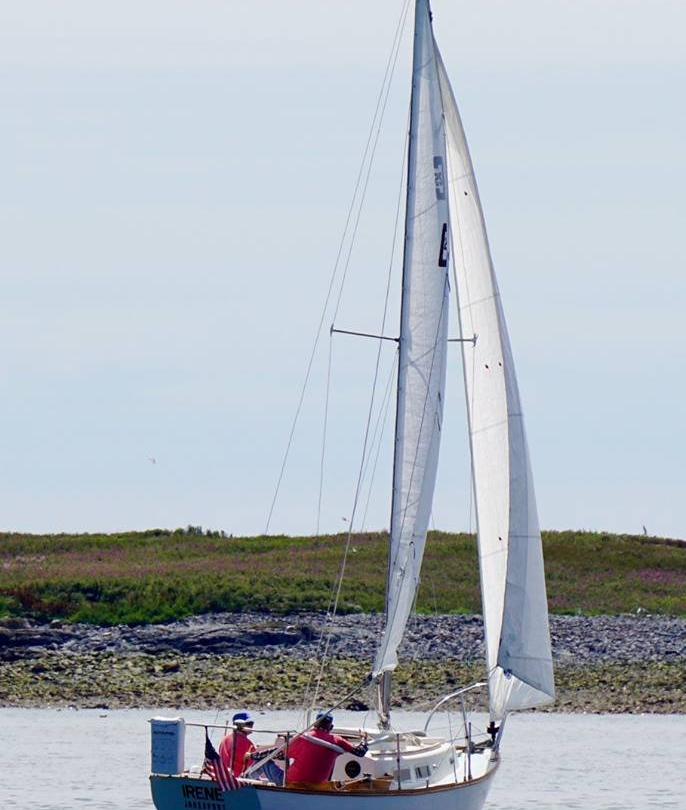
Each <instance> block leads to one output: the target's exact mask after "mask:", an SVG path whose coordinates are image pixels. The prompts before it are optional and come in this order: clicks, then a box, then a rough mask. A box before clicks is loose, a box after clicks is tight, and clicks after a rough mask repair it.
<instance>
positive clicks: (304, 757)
mask: <svg viewBox="0 0 686 810" xmlns="http://www.w3.org/2000/svg"><path fill="white" fill-rule="evenodd" d="M308 737H315V738H317V739H319V740H324V741H325V742H328V743H332V744H333V745H337V746H339V747H340V748H342V749H343V750H344V751H352V750H353V749H354V748H355V746H354V745H351V744H350V743H349V742H348V741H347V740H344V739H343V737H339V736H338V735H337V734H332V733H331V732H330V731H324V729H321V728H315V729H314V730H313V731H308V732H306V733H305V734H303V735H302V736H300V737H297V738H296V739H295V740H293V742H292V743H291V744H290V745H289V746H288V759H289V760H290V759H293V760H295V761H294V762H293V764H292V765H289V766H288V781H289V782H326V781H327V779H329V777H330V776H331V771H333V766H334V763H335V762H336V757H337V756H338V753H339V752H337V751H333V750H331V749H330V748H325V747H324V746H323V745H318V744H317V743H315V742H310V740H308V739H307V738H308Z"/></svg>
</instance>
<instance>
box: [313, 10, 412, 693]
mask: <svg viewBox="0 0 686 810" xmlns="http://www.w3.org/2000/svg"><path fill="white" fill-rule="evenodd" d="M408 9H409V2H408V3H406V4H405V7H404V10H403V17H402V22H403V28H404V21H405V18H406V17H407V11H408ZM399 49H400V37H398V39H397V47H396V52H395V59H394V62H393V68H395V63H396V61H397V57H398V52H399ZM389 91H390V82H389V85H388V91H387V93H386V99H385V100H384V105H383V109H384V110H385V108H386V102H387V101H388V92H389ZM379 132H380V127H379V131H377V136H376V140H375V143H374V150H373V152H372V157H373V154H374V153H375V152H376V145H377V144H378V140H379ZM408 138H409V131H408V129H407V127H406V135H405V139H404V143H403V159H402V162H401V172H400V177H401V180H400V183H399V186H398V199H397V203H396V211H395V222H394V229H393V241H392V244H391V255H390V257H389V261H388V273H387V277H386V295H385V300H384V308H383V315H382V317H381V326H380V330H379V334H381V335H383V334H384V331H385V329H386V320H387V318H388V302H389V298H390V289H391V278H392V271H393V263H394V259H395V249H396V244H397V237H398V223H399V221H400V211H401V208H402V197H403V194H402V192H403V178H404V175H405V158H406V154H407V139H408ZM370 170H371V165H370ZM368 181H369V172H368V173H367V178H366V181H365V190H366V187H367V183H368ZM359 213H360V212H358V217H357V221H356V223H355V230H354V233H356V232H357V226H358V224H359ZM350 251H351V252H352V245H351V249H350ZM351 252H350V253H349V254H348V259H347V261H346V266H345V272H344V275H343V279H342V283H341V288H340V290H339V294H338V300H337V302H336V310H335V313H334V317H335V314H336V313H337V312H338V307H339V306H340V303H341V297H342V295H343V283H344V282H345V273H347V268H348V263H349V261H350V255H351ZM382 349H383V341H379V345H378V348H377V352H376V361H375V365H374V378H373V382H372V391H371V397H370V402H369V410H368V413H367V422H366V425H365V431H364V439H363V442H362V457H361V460H360V468H359V473H358V477H357V483H356V486H355V495H354V498H353V505H352V509H351V513H350V518H349V520H348V534H347V537H346V542H345V547H344V549H343V559H342V561H341V567H340V571H339V574H338V578H337V583H336V589H335V596H334V600H333V608H332V610H331V612H330V613H329V614H327V619H328V622H329V632H328V633H327V636H326V641H325V644H324V651H323V654H322V661H321V666H320V670H319V674H318V676H317V684H316V687H315V692H314V697H313V700H312V704H313V705H314V704H315V703H316V701H317V698H318V696H319V691H320V686H321V680H322V677H323V674H324V666H325V664H326V659H327V656H328V651H329V646H330V643H331V636H332V632H333V631H332V621H333V618H334V617H335V616H336V613H337V611H338V603H339V600H340V595H341V589H342V587H343V578H344V576H345V569H346V566H347V562H348V556H349V553H350V544H351V541H352V535H353V529H354V523H355V517H356V515H357V508H358V504H359V500H360V495H361V491H362V484H363V479H364V472H365V468H366V465H367V463H368V447H369V431H370V426H371V422H372V416H373V413H374V402H375V399H376V390H377V385H378V379H379V368H380V363H381V352H382Z"/></svg>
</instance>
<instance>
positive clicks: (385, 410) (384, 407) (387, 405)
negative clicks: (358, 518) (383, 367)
mask: <svg viewBox="0 0 686 810" xmlns="http://www.w3.org/2000/svg"><path fill="white" fill-rule="evenodd" d="M397 362H398V352H397V351H396V352H395V354H394V356H393V365H392V366H391V372H390V374H389V375H388V382H387V383H386V390H385V392H384V396H383V399H382V401H381V408H380V410H379V417H381V416H382V415H383V422H382V423H381V432H380V433H379V438H378V440H377V442H376V455H375V456H374V464H373V466H372V474H371V477H370V479H369V489H368V490H367V501H366V503H365V505H364V513H363V514H362V523H361V524H360V531H361V532H363V531H364V529H365V526H366V525H367V513H368V511H369V503H370V501H371V498H372V490H373V488H374V479H375V477H376V468H377V465H378V463H379V456H380V455H381V447H382V446H383V437H384V433H385V430H386V422H387V421H388V414H389V412H390V410H391V403H392V401H393V400H392V397H391V390H392V387H393V386H392V383H393V380H394V379H395V373H396V366H397ZM377 426H378V422H377ZM375 430H376V428H375ZM372 444H374V439H373V440H372ZM369 458H371V453H370V455H369Z"/></svg>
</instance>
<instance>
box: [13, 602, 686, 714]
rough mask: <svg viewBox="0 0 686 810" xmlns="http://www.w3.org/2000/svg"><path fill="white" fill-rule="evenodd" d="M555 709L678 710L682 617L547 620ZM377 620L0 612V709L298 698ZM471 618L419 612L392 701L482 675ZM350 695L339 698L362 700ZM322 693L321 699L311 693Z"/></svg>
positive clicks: (683, 665) (327, 690)
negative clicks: (77, 617)
mask: <svg viewBox="0 0 686 810" xmlns="http://www.w3.org/2000/svg"><path fill="white" fill-rule="evenodd" d="M550 628H551V637H552V642H553V656H554V659H555V665H556V679H557V685H558V700H557V701H556V703H555V704H554V705H553V706H552V707H551V710H553V711H603V712H612V711H615V712H617V711H631V712H686V690H684V688H683V683H684V681H685V676H686V619H684V618H678V617H673V616H660V615H646V614H643V615H621V616H591V617H588V616H551V618H550ZM380 629H381V617H380V616H378V615H373V614H372V615H369V614H352V615H348V616H340V617H336V618H335V619H334V620H333V621H332V622H330V623H327V620H326V617H325V616H322V615H320V614H298V615H293V616H283V617H276V616H272V615H269V614H255V613H251V614H247V613H245V614H214V615H208V616H199V617H193V618H190V619H186V620H184V621H179V622H173V623H169V624H164V625H150V626H144V627H128V626H119V627H112V628H102V627H94V626H92V625H67V624H62V623H59V622H53V623H52V624H50V625H35V624H32V623H31V622H29V621H27V620H25V619H4V620H0V705H2V706H46V705H50V706H69V705H75V706H81V707H96V706H97V707H109V708H115V707H136V706H169V707H196V708H203V707H206V708H219V707H231V706H235V705H243V704H245V705H250V706H253V707H255V708H258V707H262V708H264V707H271V708H286V707H289V706H294V705H298V704H300V702H301V701H302V698H303V695H304V693H305V691H306V690H307V686H308V683H311V681H312V678H313V676H315V673H316V672H318V668H317V664H316V661H317V658H318V654H319V653H320V652H321V651H322V649H323V648H324V647H325V646H327V648H328V653H327V662H328V663H327V668H326V671H325V673H324V678H323V683H324V684H325V686H324V695H323V696H322V698H329V699H331V700H333V699H334V695H336V694H338V695H340V694H341V690H343V691H344V692H345V691H354V688H355V685H356V684H358V683H361V682H362V681H363V679H364V675H365V673H366V670H367V668H368V665H369V661H370V660H371V658H372V656H373V652H374V649H375V646H376V642H377V639H378V637H379V633H380ZM483 655H484V653H483V624H482V619H481V617H480V616H465V615H444V616H417V617H415V618H414V619H413V620H412V622H411V623H410V626H409V628H408V632H407V633H406V638H405V642H404V644H403V648H402V650H401V659H402V660H403V661H404V662H405V663H404V664H402V665H401V667H400V668H399V670H398V672H397V677H396V683H397V688H396V690H395V694H396V701H397V705H398V706H402V707H404V708H410V707H414V708H419V707H420V706H421V705H423V704H424V705H428V704H430V703H431V702H432V700H434V699H435V697H437V696H440V694H442V693H444V692H446V691H448V690H450V689H452V688H454V687H455V685H457V684H464V683H468V682H471V681H474V680H477V679H482V678H483V677H484V666H483V663H482V662H483ZM369 700H370V696H369V695H368V694H367V691H365V690H364V689H361V690H359V694H356V696H355V698H354V699H352V703H351V705H354V704H355V703H357V704H359V706H364V705H367V703H368V702H369ZM323 702H326V701H325V700H323Z"/></svg>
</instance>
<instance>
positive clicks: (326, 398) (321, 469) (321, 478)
mask: <svg viewBox="0 0 686 810" xmlns="http://www.w3.org/2000/svg"><path fill="white" fill-rule="evenodd" d="M332 354H333V334H332V333H331V332H329V361H328V363H327V366H326V393H325V395H324V423H323V425H322V453H321V457H320V459H319V497H318V498H317V530H316V532H315V535H316V536H317V537H319V524H320V520H321V516H322V492H323V490H324V456H325V453H326V431H327V427H328V424H329V393H330V391H331V357H332Z"/></svg>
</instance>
